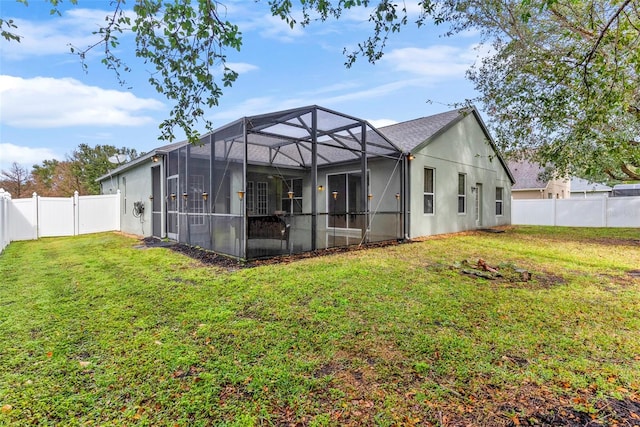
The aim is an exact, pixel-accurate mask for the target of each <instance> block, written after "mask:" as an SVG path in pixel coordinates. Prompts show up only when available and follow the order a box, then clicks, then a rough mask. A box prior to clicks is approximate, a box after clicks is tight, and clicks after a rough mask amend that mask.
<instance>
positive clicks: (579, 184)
mask: <svg viewBox="0 0 640 427" xmlns="http://www.w3.org/2000/svg"><path fill="white" fill-rule="evenodd" d="M611 190H613V188H611V187H609V186H608V185H604V184H599V183H597V182H591V181H587V180H586V179H582V178H576V177H574V178H572V179H571V192H572V193H585V192H587V193H607V192H610V191H611Z"/></svg>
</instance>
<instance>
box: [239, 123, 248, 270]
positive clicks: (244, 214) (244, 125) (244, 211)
mask: <svg viewBox="0 0 640 427" xmlns="http://www.w3.org/2000/svg"><path fill="white" fill-rule="evenodd" d="M242 130H243V132H242V133H243V139H244V141H243V142H244V159H243V161H242V191H243V192H244V195H245V196H246V195H247V158H248V157H249V137H248V135H247V118H246V117H243V118H242ZM240 215H241V216H242V240H243V242H244V245H243V250H242V252H243V253H242V255H243V256H242V259H244V260H246V259H247V245H248V242H249V239H248V235H247V234H248V232H249V221H248V218H247V202H246V200H244V199H243V200H242V201H241V202H240Z"/></svg>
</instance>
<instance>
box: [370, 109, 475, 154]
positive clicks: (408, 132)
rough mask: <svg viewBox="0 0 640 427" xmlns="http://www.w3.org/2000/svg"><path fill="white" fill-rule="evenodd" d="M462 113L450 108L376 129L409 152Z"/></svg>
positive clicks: (463, 111)
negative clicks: (449, 109) (442, 111)
mask: <svg viewBox="0 0 640 427" xmlns="http://www.w3.org/2000/svg"><path fill="white" fill-rule="evenodd" d="M464 114H466V113H465V110H451V111H446V112H444V113H440V114H435V115H433V116H428V117H421V118H419V119H413V120H409V121H406V122H402V123H396V124H394V125H389V126H385V127H381V128H378V130H379V131H380V132H382V134H383V135H384V136H386V137H387V138H388V139H389V140H391V141H393V143H394V144H396V145H397V146H398V147H399V148H400V149H402V150H403V151H405V152H409V151H411V150H413V149H415V148H416V147H417V146H418V145H420V144H422V143H423V142H425V141H427V140H429V139H431V138H432V137H434V136H435V135H436V134H440V133H442V132H444V131H445V130H446V129H448V128H449V127H450V126H451V125H453V123H454V122H456V121H457V119H459V118H462V117H464Z"/></svg>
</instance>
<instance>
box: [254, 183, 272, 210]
mask: <svg viewBox="0 0 640 427" xmlns="http://www.w3.org/2000/svg"><path fill="white" fill-rule="evenodd" d="M257 187H258V188H257V189H258V194H256V196H257V197H256V211H257V214H258V215H267V214H268V213H269V183H267V182H258V183H257Z"/></svg>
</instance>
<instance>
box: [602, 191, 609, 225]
mask: <svg viewBox="0 0 640 427" xmlns="http://www.w3.org/2000/svg"><path fill="white" fill-rule="evenodd" d="M602 199H603V200H602V220H603V222H604V226H605V227H608V226H609V197H607V195H606V194H605V195H604V197H603V198H602Z"/></svg>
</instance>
